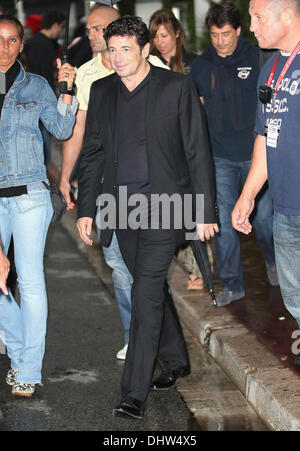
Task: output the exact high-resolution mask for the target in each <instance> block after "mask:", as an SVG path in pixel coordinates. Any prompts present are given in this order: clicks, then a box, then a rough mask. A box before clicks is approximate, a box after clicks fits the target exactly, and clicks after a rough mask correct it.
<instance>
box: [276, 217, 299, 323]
mask: <svg viewBox="0 0 300 451" xmlns="http://www.w3.org/2000/svg"><path fill="white" fill-rule="evenodd" d="M274 245H275V255H276V264H277V274H278V280H279V285H280V288H281V293H282V297H283V301H284V304H285V306H286V308H287V310H288V311H289V312H290V313H291V315H292V316H293V317H294V318H295V319H296V321H297V323H298V327H299V329H300V265H299V262H300V216H287V215H282V214H280V213H277V212H275V213H274Z"/></svg>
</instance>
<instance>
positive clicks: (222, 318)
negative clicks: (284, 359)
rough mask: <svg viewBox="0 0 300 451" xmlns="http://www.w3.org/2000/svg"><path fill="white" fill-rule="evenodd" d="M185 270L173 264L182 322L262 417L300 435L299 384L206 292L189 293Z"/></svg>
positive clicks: (172, 279)
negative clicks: (211, 299)
mask: <svg viewBox="0 0 300 451" xmlns="http://www.w3.org/2000/svg"><path fill="white" fill-rule="evenodd" d="M186 279H187V274H186V272H185V271H184V270H183V269H182V268H181V266H180V265H179V264H178V263H177V262H176V261H174V262H173V266H172V268H171V271H170V283H171V289H172V296H173V299H174V302H175V304H176V307H177V310H178V313H179V315H180V318H181V320H182V321H183V323H184V324H185V325H186V326H187V327H188V328H189V330H190V332H191V333H192V334H193V335H194V337H195V338H196V339H197V340H199V342H200V343H201V344H202V345H203V346H204V347H205V348H206V350H207V352H208V353H209V354H210V355H211V356H212V357H213V359H214V360H215V361H216V362H217V363H218V365H219V366H220V367H221V368H222V369H223V371H225V373H226V374H227V375H228V376H229V377H230V379H231V380H232V381H233V382H234V384H235V385H236V386H237V387H238V388H239V390H240V391H241V393H242V394H243V395H244V396H245V398H246V400H247V401H248V402H249V404H250V405H251V406H252V408H253V409H254V410H255V411H256V413H257V414H258V415H259V416H260V418H261V419H262V420H263V421H264V422H265V423H266V424H267V425H268V426H269V427H270V428H271V429H273V430H276V431H300V380H299V377H298V376H297V374H295V373H294V372H293V371H292V370H291V369H289V368H285V367H284V366H283V364H282V363H281V362H280V360H279V359H278V358H277V357H276V356H274V355H273V354H272V353H271V352H270V351H269V350H268V349H267V347H266V346H265V345H264V344H263V343H261V342H260V341H259V340H258V338H257V336H256V334H255V333H254V332H251V331H249V330H248V329H247V328H246V327H245V326H244V325H242V324H240V323H238V322H237V320H236V318H234V317H233V316H232V315H231V313H230V311H228V310H226V309H224V308H220V309H218V308H216V307H213V306H212V305H210V304H209V302H210V296H209V293H208V292H207V291H205V290H203V291H198V292H197V294H194V293H193V294H189V293H188V294H187V292H186V289H185V283H186Z"/></svg>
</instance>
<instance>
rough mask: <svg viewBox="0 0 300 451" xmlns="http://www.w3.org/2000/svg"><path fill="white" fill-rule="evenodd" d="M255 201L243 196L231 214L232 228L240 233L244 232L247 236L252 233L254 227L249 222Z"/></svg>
mask: <svg viewBox="0 0 300 451" xmlns="http://www.w3.org/2000/svg"><path fill="white" fill-rule="evenodd" d="M254 205H255V202H254V199H252V200H251V199H249V198H247V197H246V196H243V194H242V195H241V196H240V198H239V200H238V201H237V203H236V204H235V207H234V209H233V211H232V213H231V220H232V226H233V228H234V229H236V230H237V231H238V232H242V233H244V234H245V235H249V233H250V232H251V231H252V225H251V223H250V221H249V217H250V215H251V213H252V211H253V209H254Z"/></svg>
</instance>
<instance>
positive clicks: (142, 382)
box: [117, 229, 190, 402]
mask: <svg viewBox="0 0 300 451" xmlns="http://www.w3.org/2000/svg"><path fill="white" fill-rule="evenodd" d="M117 237H118V240H119V245H120V249H121V251H122V254H123V256H124V260H125V262H126V264H127V266H128V268H129V270H130V271H131V273H132V274H133V279H134V282H133V287H132V296H131V297H132V313H131V325H130V337H129V345H128V350H127V355H126V361H125V365H124V369H123V376H122V384H121V391H122V399H124V398H128V397H130V398H134V399H137V400H139V401H142V402H144V401H145V400H146V398H147V396H148V392H149V389H150V384H151V381H152V375H153V371H154V368H155V363H156V358H157V356H158V355H160V357H161V358H162V360H163V362H164V366H165V368H167V369H168V370H172V371H175V372H176V373H177V374H178V375H180V374H182V373H184V372H186V371H189V367H190V365H189V358H188V353H187V349H186V345H185V341H184V337H183V333H182V329H181V326H180V323H179V319H178V316H177V312H176V309H175V307H174V304H173V300H172V297H171V296H170V293H169V287H168V284H167V274H168V269H169V267H170V264H171V261H172V258H173V256H174V253H175V249H176V246H177V245H178V242H177V240H176V233H175V232H172V231H170V230H151V229H149V230H141V229H140V230H136V231H134V230H130V229H127V230H118V231H117Z"/></svg>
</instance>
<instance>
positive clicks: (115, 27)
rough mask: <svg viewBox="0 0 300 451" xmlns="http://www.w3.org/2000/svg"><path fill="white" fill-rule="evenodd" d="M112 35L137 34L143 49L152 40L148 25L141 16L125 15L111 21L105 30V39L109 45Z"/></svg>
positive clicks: (137, 39) (137, 40)
mask: <svg viewBox="0 0 300 451" xmlns="http://www.w3.org/2000/svg"><path fill="white" fill-rule="evenodd" d="M112 36H135V38H136V42H137V44H138V45H139V47H140V49H141V50H143V48H144V47H145V45H146V44H148V42H150V34H149V31H148V28H147V25H146V24H145V23H144V22H143V21H142V19H141V18H140V17H135V16H124V17H120V19H117V20H115V21H114V22H111V23H110V24H109V25H108V27H107V28H106V30H105V33H104V39H105V42H106V46H107V47H108V41H109V39H110V38H111V37H112Z"/></svg>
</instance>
